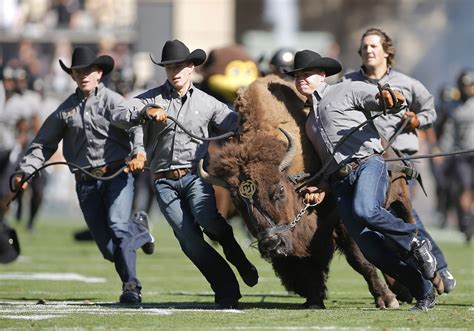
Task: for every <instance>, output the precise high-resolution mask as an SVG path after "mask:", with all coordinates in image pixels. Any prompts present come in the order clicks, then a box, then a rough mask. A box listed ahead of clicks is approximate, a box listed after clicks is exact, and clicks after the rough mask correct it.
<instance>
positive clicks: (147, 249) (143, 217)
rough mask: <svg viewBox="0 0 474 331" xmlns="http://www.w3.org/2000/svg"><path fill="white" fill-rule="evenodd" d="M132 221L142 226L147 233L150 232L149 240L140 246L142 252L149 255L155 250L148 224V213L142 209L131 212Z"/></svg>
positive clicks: (153, 239)
mask: <svg viewBox="0 0 474 331" xmlns="http://www.w3.org/2000/svg"><path fill="white" fill-rule="evenodd" d="M133 221H134V222H135V223H137V224H139V225H141V226H142V227H144V228H145V229H146V230H147V231H148V233H149V234H150V237H151V241H149V242H147V243H146V244H144V245H143V246H142V251H143V253H145V254H147V255H150V254H153V252H154V251H155V238H154V237H153V236H152V234H151V232H150V227H149V225H148V214H147V213H146V212H144V211H138V212H136V213H135V214H133Z"/></svg>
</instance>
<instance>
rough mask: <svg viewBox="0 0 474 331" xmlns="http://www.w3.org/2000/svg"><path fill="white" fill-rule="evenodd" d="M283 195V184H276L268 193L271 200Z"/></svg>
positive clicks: (280, 197)
mask: <svg viewBox="0 0 474 331" xmlns="http://www.w3.org/2000/svg"><path fill="white" fill-rule="evenodd" d="M284 195H285V187H284V186H283V185H278V186H277V187H276V188H275V190H272V193H271V194H270V199H271V200H272V201H279V200H281V199H283V197H284Z"/></svg>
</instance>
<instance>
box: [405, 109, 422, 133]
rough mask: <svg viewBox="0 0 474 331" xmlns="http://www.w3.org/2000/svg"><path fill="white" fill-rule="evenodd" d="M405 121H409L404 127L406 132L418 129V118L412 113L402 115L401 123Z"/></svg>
mask: <svg viewBox="0 0 474 331" xmlns="http://www.w3.org/2000/svg"><path fill="white" fill-rule="evenodd" d="M406 119H409V122H408V123H407V125H406V127H405V128H406V129H407V130H409V131H412V130H414V129H416V128H419V127H420V119H419V118H418V116H416V113H414V112H412V111H407V112H405V113H404V114H403V115H402V122H404V121H405V120H406Z"/></svg>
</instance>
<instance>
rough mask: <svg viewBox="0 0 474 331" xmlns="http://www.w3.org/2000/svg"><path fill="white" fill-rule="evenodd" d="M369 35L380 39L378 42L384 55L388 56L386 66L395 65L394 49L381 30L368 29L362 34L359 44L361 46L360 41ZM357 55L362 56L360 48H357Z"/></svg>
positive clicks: (390, 40)
mask: <svg viewBox="0 0 474 331" xmlns="http://www.w3.org/2000/svg"><path fill="white" fill-rule="evenodd" d="M370 35H376V36H379V37H380V41H381V42H382V47H383V50H384V51H385V53H387V54H388V57H387V66H389V67H393V65H394V63H395V53H396V50H395V47H394V46H393V42H392V38H390V37H389V36H388V35H387V34H386V33H385V32H383V31H382V30H380V29H378V28H370V29H368V30H366V31H365V32H364V34H363V35H362V38H360V40H361V44H362V40H363V39H364V38H365V37H367V36H370ZM358 53H359V55H362V49H361V46H359V51H358Z"/></svg>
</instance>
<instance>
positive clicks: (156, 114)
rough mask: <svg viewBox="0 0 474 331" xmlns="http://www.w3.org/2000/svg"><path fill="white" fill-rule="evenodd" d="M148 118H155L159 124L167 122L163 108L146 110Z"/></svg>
mask: <svg viewBox="0 0 474 331" xmlns="http://www.w3.org/2000/svg"><path fill="white" fill-rule="evenodd" d="M146 113H147V115H148V116H150V117H151V118H153V119H154V120H155V121H156V122H157V123H164V122H166V112H165V111H164V110H163V109H161V108H148V109H147V110H146Z"/></svg>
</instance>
